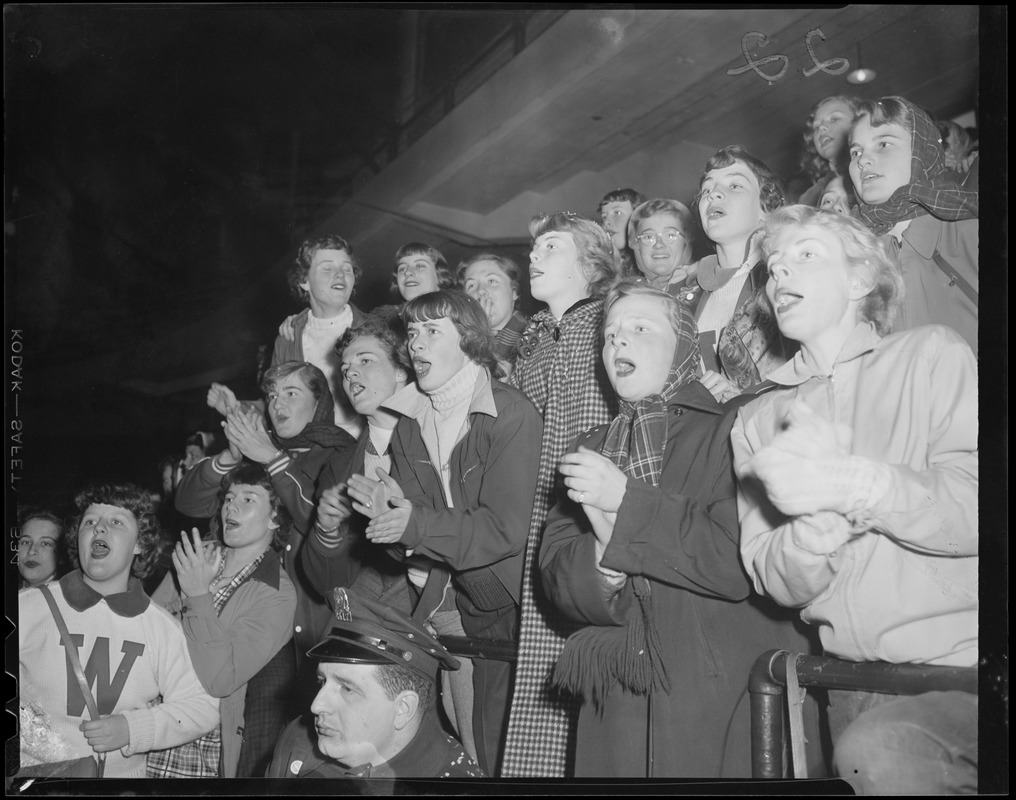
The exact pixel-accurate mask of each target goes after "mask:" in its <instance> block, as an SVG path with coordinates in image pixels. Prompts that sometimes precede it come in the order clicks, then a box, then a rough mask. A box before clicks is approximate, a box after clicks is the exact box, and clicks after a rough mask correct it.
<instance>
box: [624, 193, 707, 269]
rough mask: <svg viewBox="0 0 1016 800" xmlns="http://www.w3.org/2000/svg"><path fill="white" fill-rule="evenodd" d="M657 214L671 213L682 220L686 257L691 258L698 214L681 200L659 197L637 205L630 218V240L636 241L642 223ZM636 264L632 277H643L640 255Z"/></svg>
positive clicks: (636, 259) (636, 258)
mask: <svg viewBox="0 0 1016 800" xmlns="http://www.w3.org/2000/svg"><path fill="white" fill-rule="evenodd" d="M656 214H671V215H673V216H674V217H676V218H677V219H678V220H679V221H680V223H681V230H682V232H683V233H684V238H685V242H686V244H687V250H686V258H691V257H692V252H693V248H694V246H695V238H696V236H695V230H696V225H695V216H696V215H695V214H693V213H692V212H691V209H689V208H688V206H686V205H685V204H684V203H682V202H680V201H679V200H668V199H666V198H657V199H655V200H647V201H646V202H645V203H642V204H641V205H638V206H635V210H634V211H632V212H631V217H630V218H629V219H628V241H629V242H635V237H636V236H637V235H638V230H639V228H640V227H641V226H642V223H643V222H645V221H646V220H647V219H649V218H650V217H652V216H655V215H656ZM635 266H636V269H635V274H634V275H633V276H631V277H642V276H643V272H642V270H641V269H639V268H638V256H636V257H635Z"/></svg>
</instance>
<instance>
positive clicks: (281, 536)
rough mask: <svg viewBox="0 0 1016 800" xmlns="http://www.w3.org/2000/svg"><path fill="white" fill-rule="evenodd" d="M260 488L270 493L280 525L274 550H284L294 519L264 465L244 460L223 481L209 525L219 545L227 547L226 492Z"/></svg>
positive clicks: (274, 541) (273, 542)
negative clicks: (235, 488)
mask: <svg viewBox="0 0 1016 800" xmlns="http://www.w3.org/2000/svg"><path fill="white" fill-rule="evenodd" d="M237 485H242V486H260V487H261V488H262V489H264V490H265V491H266V492H267V493H268V502H269V504H270V505H271V508H272V518H273V519H274V520H275V522H277V523H278V525H279V527H277V528H276V529H275V536H274V537H273V538H272V549H273V550H275V551H276V552H278V551H280V550H282V548H283V547H285V546H286V542H288V541H289V536H290V533H291V532H292V529H293V517H292V515H290V513H289V509H287V508H286V504H285V503H284V502H283V500H282V497H280V496H279V493H278V492H277V491H276V490H275V487H274V486H273V485H272V477H271V475H269V474H268V470H267V469H265V467H264V465H263V464H255V463H254V462H253V461H248V460H246V459H244V460H243V461H241V462H240V463H239V464H237V465H236V466H235V467H233V469H231V470H230V471H229V472H228V473H226V476H225V477H224V478H223V479H222V486H221V488H220V489H219V501H218V503H217V504H216V506H215V514H214V515H213V516H212V518H211V521H210V522H209V525H208V532H209V533H210V534H211V537H212V539H214V540H215V541H216V542H218V543H219V544H222V545H225V542H224V541H223V538H222V528H221V525H222V506H223V504H224V503H225V501H226V492H228V491H229V489H230V488H231V487H233V486H237Z"/></svg>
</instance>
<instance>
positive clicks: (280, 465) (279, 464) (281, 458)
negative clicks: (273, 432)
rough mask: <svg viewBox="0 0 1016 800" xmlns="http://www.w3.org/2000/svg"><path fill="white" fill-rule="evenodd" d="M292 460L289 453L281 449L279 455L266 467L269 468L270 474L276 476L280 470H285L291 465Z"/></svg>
mask: <svg viewBox="0 0 1016 800" xmlns="http://www.w3.org/2000/svg"><path fill="white" fill-rule="evenodd" d="M290 460H291V459H290V458H289V453H286V452H284V451H280V453H279V455H277V456H276V457H275V458H273V459H272V460H271V461H269V462H268V463H267V464H266V465H265V468H266V469H267V470H268V474H269V475H271V476H272V477H273V478H274V477H275V476H276V475H278V474H279V473H280V472H283V471H285V469H286V467H288V466H289V462H290Z"/></svg>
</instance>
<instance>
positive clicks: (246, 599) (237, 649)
mask: <svg viewBox="0 0 1016 800" xmlns="http://www.w3.org/2000/svg"><path fill="white" fill-rule="evenodd" d="M267 557H268V558H271V557H272V555H271V554H269V555H268V556H267ZM229 603H242V604H244V611H243V613H242V614H241V615H240V616H239V617H238V618H237V619H235V620H233V621H232V623H229V624H227V622H226V621H224V620H222V619H221V618H220V617H218V616H217V615H216V613H215V606H214V605H213V604H212V595H211V594H203V595H199V596H197V597H188V598H186V600H185V601H184V609H183V629H184V632H185V633H186V634H187V646H188V649H189V650H190V654H191V659H192V660H193V662H194V670H195V671H196V672H197V674H198V677H199V678H200V679H201V683H202V684H204V686H205V688H206V689H207V690H208V692H209V693H210V694H212V695H214V696H215V697H228V696H229V695H231V694H232V693H233V692H235V691H236V690H237V689H239V688H240V687H241V686H243V685H244V684H245V683H246V682H247V681H249V680H250V679H251V678H252V677H253V676H254V675H255V674H257V672H258V671H259V670H260V669H261V668H262V667H263V666H264V665H265V664H267V663H268V662H269V661H270V660H271V659H272V657H273V656H274V655H275V654H276V653H277V652H278V651H279V650H280V649H281V648H282V646H283V645H284V644H285V643H286V642H287V641H289V638H290V637H291V636H292V631H293V618H294V616H295V614H296V591H295V590H294V589H293V584H292V583H291V582H290V581H289V580H288V579H287V578H281V576H280V583H279V588H278V590H275V589H273V588H271V587H270V586H266V585H265V584H263V583H261V582H260V581H254V580H251V581H247V583H245V584H243V585H242V586H241V587H240V588H239V589H237V590H236V593H235V594H234V595H233V596H232V597H231V598H230V599H229ZM227 608H228V605H227Z"/></svg>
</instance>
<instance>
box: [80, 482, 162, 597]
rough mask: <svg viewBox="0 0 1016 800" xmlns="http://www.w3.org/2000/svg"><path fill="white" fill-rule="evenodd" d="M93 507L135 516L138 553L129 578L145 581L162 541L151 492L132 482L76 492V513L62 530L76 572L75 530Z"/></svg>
mask: <svg viewBox="0 0 1016 800" xmlns="http://www.w3.org/2000/svg"><path fill="white" fill-rule="evenodd" d="M93 505H106V506H116V507H117V508H122V509H124V510H126V511H130V512H131V514H133V515H134V519H135V520H137V523H138V542H137V544H138V547H139V548H141V552H140V553H138V554H137V555H136V556H134V561H133V563H132V564H131V575H133V576H134V577H135V578H139V579H140V578H147V577H148V576H149V575H150V574H151V572H152V569H153V568H154V567H155V561H156V559H157V558H158V557H159V542H160V539H161V530H160V528H159V520H158V518H157V517H156V508H157V506H156V503H155V501H154V500H153V499H152V495H151V493H150V492H148V491H147V490H145V489H142V488H140V487H138V486H135V485H134V484H133V483H117V484H111V483H104V484H100V485H98V486H90V487H89V488H87V489H85V490H84V491H81V492H79V493H78V495H77V496H76V497H75V498H74V506H75V508H77V511H78V513H77V514H76V515H74V516H73V517H72V518H71V519H70V521H69V522H68V523H67V526H66V528H65V529H64V537H65V539H66V542H67V555H68V557H69V558H70V560H71V564H73V565H74V568H75V569H78V568H79V567H80V566H81V561H80V559H79V558H78V528H79V527H80V526H81V518H82V517H83V516H84V515H85V512H86V511H87V510H88V508H89V507H90V506H93Z"/></svg>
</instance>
